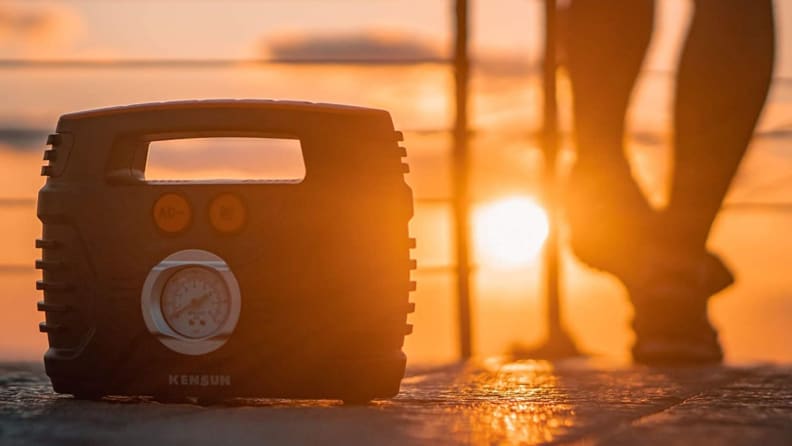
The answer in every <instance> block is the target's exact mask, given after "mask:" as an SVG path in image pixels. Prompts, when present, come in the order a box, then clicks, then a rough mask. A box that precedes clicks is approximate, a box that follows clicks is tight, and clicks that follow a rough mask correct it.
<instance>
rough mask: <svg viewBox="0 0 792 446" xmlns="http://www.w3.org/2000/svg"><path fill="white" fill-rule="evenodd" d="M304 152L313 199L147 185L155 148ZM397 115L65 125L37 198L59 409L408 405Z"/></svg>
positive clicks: (296, 106) (314, 108) (196, 107)
mask: <svg viewBox="0 0 792 446" xmlns="http://www.w3.org/2000/svg"><path fill="white" fill-rule="evenodd" d="M213 137H245V138H258V137H260V138H287V139H294V140H298V141H299V144H300V147H301V148H302V154H303V159H304V163H305V176H304V179H303V180H302V181H300V182H277V181H275V182H273V181H256V180H238V181H233V180H229V181H226V180H215V181H204V182H201V181H150V180H147V179H146V175H145V169H146V160H147V156H148V150H149V143H151V142H153V141H163V140H173V139H191V138H213ZM401 140H402V136H401V133H400V132H397V131H394V128H393V123H392V121H391V117H390V115H389V114H388V113H387V112H386V111H383V110H375V109H368V108H359V107H350V106H340V105H330V104H314V103H306V102H285V101H267V100H210V101H180V102H165V103H153V104H139V105H131V106H124V107H113V108H104V109H99V110H91V111H83V112H78V113H71V114H66V115H63V116H61V118H60V120H59V121H58V125H57V129H56V133H54V134H52V135H50V137H49V139H48V141H47V143H48V145H50V146H51V149H49V150H46V151H45V152H44V159H45V160H47V161H48V165H46V166H44V167H43V168H42V172H41V173H42V175H44V176H46V177H47V178H46V184H45V185H44V186H43V187H42V189H41V190H40V191H39V198H38V217H39V219H40V220H41V221H42V223H43V235H42V237H41V239H39V240H37V241H36V246H37V247H38V248H42V258H41V260H39V261H37V262H36V267H37V268H39V269H41V270H42V272H43V280H41V281H38V282H37V288H38V289H40V290H43V295H44V299H43V301H42V302H39V304H38V308H39V310H40V311H43V312H44V313H45V314H46V322H43V323H41V324H40V330H41V331H42V332H44V333H46V334H47V337H48V339H49V349H48V351H47V352H46V354H45V356H44V362H45V367H46V371H47V374H48V375H49V377H50V379H51V381H52V385H53V387H54V389H55V391H56V392H59V393H66V394H72V395H74V396H76V397H77V398H87V399H94V398H99V397H102V396H105V395H150V396H154V397H156V398H161V399H163V400H178V399H183V398H193V397H194V398H199V399H201V398H203V399H209V400H222V399H226V398H234V397H251V398H257V397H277V398H311V399H314V398H316V399H319V398H322V399H325V398H326V399H342V400H345V401H354V402H362V401H367V400H370V399H374V398H386V397H391V396H393V395H395V394H396V393H397V392H398V390H399V384H400V381H401V379H402V377H403V375H404V369H405V361H406V358H405V355H404V353H403V352H402V345H403V342H404V336H405V335H407V334H409V333H410V332H411V326H410V325H408V324H407V323H406V322H407V314H408V313H410V312H412V311H413V309H414V305H413V304H412V303H410V302H409V294H410V291H413V290H414V289H415V282H413V281H411V280H410V270H411V269H414V268H415V262H414V260H411V258H410V249H411V248H412V247H414V244H415V241H414V239H412V238H410V237H409V234H408V222H409V220H410V219H411V217H412V213H413V204H412V191H411V189H410V188H409V187H408V186H407V184H406V183H405V181H404V173H405V172H407V170H408V169H407V165H406V164H405V163H403V162H402V158H403V157H404V156H406V152H405V149H404V148H403V147H400V146H399V144H398V142H399V141H401Z"/></svg>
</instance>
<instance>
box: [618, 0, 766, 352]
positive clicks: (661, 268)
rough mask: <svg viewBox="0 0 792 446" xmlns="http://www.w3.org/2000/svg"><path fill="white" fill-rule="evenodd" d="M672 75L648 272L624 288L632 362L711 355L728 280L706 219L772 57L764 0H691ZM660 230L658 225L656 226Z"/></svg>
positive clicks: (755, 112)
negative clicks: (630, 315)
mask: <svg viewBox="0 0 792 446" xmlns="http://www.w3.org/2000/svg"><path fill="white" fill-rule="evenodd" d="M695 5H696V12H695V16H694V19H693V22H692V24H691V28H690V32H689V34H688V39H687V43H686V45H685V49H684V52H683V55H682V60H681V66H680V69H679V74H678V82H677V96H676V104H675V110H674V111H675V117H674V129H675V139H674V143H675V147H674V154H675V157H674V158H675V160H674V163H675V166H674V177H673V183H672V191H671V197H670V201H669V206H668V208H667V209H666V211H665V215H664V220H663V224H661V225H658V234H657V237H658V241H663V240H664V241H665V242H666V243H665V244H664V245H663V246H664V247H663V248H662V249H661V250H660V251H658V252H657V254H656V256H655V258H656V259H657V260H654V261H651V262H650V264H651V265H652V267H651V269H650V272H651V273H650V274H649V275H647V277H646V279H645V280H644V281H643V282H642V283H641V284H640V286H636V287H632V289H630V297H631V298H632V301H633V304H634V305H635V319H634V322H633V324H634V325H633V326H634V328H635V332H636V343H635V345H634V346H633V357H634V358H635V360H636V361H639V362H647V363H660V362H669V361H672V362H679V361H683V362H717V361H720V360H721V359H722V357H723V353H722V351H721V347H720V344H719V342H718V336H717V332H716V330H715V329H714V328H713V327H712V325H711V324H710V322H709V318H708V314H707V306H708V302H709V298H710V297H711V296H712V295H713V294H714V293H716V292H718V291H720V290H721V289H723V288H725V287H726V286H728V285H729V284H731V282H732V280H733V278H732V276H731V273H730V272H729V271H728V269H727V268H726V267H725V266H724V265H723V264H722V263H721V262H720V260H719V259H718V258H717V256H715V255H713V254H710V253H708V252H707V251H706V242H707V237H708V235H709V231H710V228H711V226H712V222H713V220H714V219H715V215H716V214H717V212H718V209H719V208H720V206H721V202H722V201H723V198H724V196H725V194H726V191H727V189H728V187H729V184H730V183H731V180H732V177H733V176H734V173H735V172H736V170H737V167H738V165H739V163H740V160H741V159H742V156H743V154H744V153H745V149H746V147H747V146H748V143H749V141H750V139H751V135H752V133H753V129H754V126H755V125H756V122H757V119H758V117H759V113H760V112H761V110H762V107H763V105H764V102H765V98H766V95H767V90H768V86H769V83H770V78H771V72H772V65H773V45H774V36H773V34H774V31H773V13H772V2H771V0H696V3H695ZM660 230H663V231H664V233H659V231H660Z"/></svg>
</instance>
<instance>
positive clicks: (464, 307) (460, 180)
mask: <svg viewBox="0 0 792 446" xmlns="http://www.w3.org/2000/svg"><path fill="white" fill-rule="evenodd" d="M454 14H455V29H454V33H455V40H454V90H455V100H456V120H455V122H454V147H453V178H454V184H453V188H454V223H455V232H456V277H457V290H456V291H457V308H458V312H459V314H458V316H459V354H460V356H461V357H462V359H467V358H470V356H471V355H472V353H473V348H472V337H473V334H472V331H473V330H472V321H471V315H470V262H469V241H470V229H469V226H470V222H469V206H470V201H469V193H468V172H469V164H470V159H469V154H468V78H469V69H470V60H469V59H468V0H456V3H455V11H454Z"/></svg>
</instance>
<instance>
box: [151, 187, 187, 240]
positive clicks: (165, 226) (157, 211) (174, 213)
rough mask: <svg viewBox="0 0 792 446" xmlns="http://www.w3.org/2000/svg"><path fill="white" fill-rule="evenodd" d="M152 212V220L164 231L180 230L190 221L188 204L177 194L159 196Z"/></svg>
mask: <svg viewBox="0 0 792 446" xmlns="http://www.w3.org/2000/svg"><path fill="white" fill-rule="evenodd" d="M153 212H154V222H155V223H156V224H157V227H159V228H160V229H161V230H163V231H165V232H170V233H175V232H181V231H183V230H184V229H185V228H186V227H187V226H189V225H190V221H192V209H190V204H189V203H188V202H187V200H186V199H185V198H184V197H182V196H181V195H179V194H164V195H162V196H161V197H159V199H158V200H157V202H156V203H155V204H154V210H153Z"/></svg>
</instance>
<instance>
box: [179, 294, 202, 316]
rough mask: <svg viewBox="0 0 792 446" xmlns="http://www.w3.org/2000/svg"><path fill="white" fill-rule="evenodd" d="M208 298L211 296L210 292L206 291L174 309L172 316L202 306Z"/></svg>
mask: <svg viewBox="0 0 792 446" xmlns="http://www.w3.org/2000/svg"><path fill="white" fill-rule="evenodd" d="M208 298H209V293H204V294H202V295H200V296H198V297H195V298H193V299H191V300H190V303H188V304H187V305H184V306H183V307H181V308H179V309H178V310H176V311H174V312H173V314H172V315H171V317H179V316H180V315H181V314H182V313H184V312H185V311H187V310H189V309H191V308H195V307H200V306H201V304H202V303H204V301H205V300H206V299H208Z"/></svg>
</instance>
